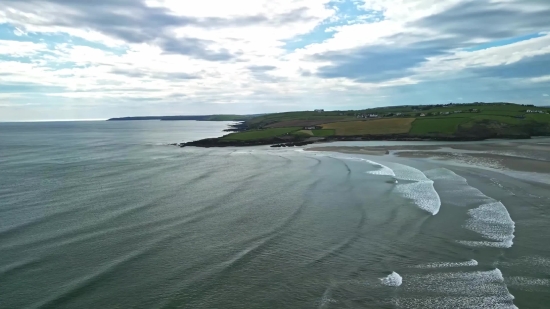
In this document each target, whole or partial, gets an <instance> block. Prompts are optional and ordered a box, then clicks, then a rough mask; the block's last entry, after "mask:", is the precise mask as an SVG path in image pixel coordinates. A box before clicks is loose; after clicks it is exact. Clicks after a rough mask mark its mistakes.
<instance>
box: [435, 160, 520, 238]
mask: <svg viewBox="0 0 550 309" xmlns="http://www.w3.org/2000/svg"><path fill="white" fill-rule="evenodd" d="M426 175H427V176H428V177H430V179H432V180H435V181H437V182H438V184H441V185H442V186H444V187H445V188H447V189H446V190H445V189H443V191H441V193H442V194H445V195H444V197H446V196H448V197H449V203H450V204H453V205H456V206H464V207H468V206H473V205H480V206H478V207H477V208H474V209H470V210H469V211H468V215H470V218H469V219H468V220H466V223H465V224H464V227H465V228H466V229H469V230H471V231H474V232H476V233H479V234H481V236H483V238H485V239H486V240H483V241H459V243H461V244H463V245H467V246H471V247H495V248H510V247H511V246H512V245H513V241H512V240H513V239H514V230H515V223H514V221H513V220H512V218H511V217H510V214H509V213H508V210H507V209H506V207H505V206H504V205H503V204H502V203H501V202H498V201H496V200H494V199H493V198H490V197H488V196H487V195H485V194H483V193H482V192H481V191H480V190H478V189H476V188H474V187H472V186H470V185H468V181H467V180H466V178H464V177H461V176H459V175H457V174H456V173H454V172H453V171H450V170H448V169H446V168H438V169H434V170H430V171H427V172H426Z"/></svg>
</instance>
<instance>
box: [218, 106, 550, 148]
mask: <svg viewBox="0 0 550 309" xmlns="http://www.w3.org/2000/svg"><path fill="white" fill-rule="evenodd" d="M527 110H536V111H542V113H528V112H527ZM549 113H550V108H544V107H533V106H523V105H518V104H511V103H472V104H453V105H449V104H447V105H434V106H425V105H418V106H393V107H381V108H373V109H365V110H355V111H327V112H324V111H323V112H316V111H302V112H287V113H277V114H266V115H260V116H256V117H252V118H249V119H246V120H245V125H246V127H247V128H248V130H247V131H244V132H240V133H233V134H230V135H227V136H225V137H223V138H221V139H220V140H222V141H254V140H267V139H275V138H279V137H283V138H284V139H289V138H294V139H298V140H303V139H307V138H310V137H315V136H317V137H329V138H330V137H337V138H345V137H346V136H374V135H377V136H384V135H395V134H398V135H399V136H404V137H406V136H411V137H415V138H417V137H426V138H444V139H445V138H459V139H460V138H464V139H483V138H489V137H528V136H531V135H550V114H549ZM373 114H374V115H375V117H373ZM227 116H228V117H233V118H231V119H232V120H234V119H235V118H234V117H236V116H237V115H227ZM213 117H215V116H213ZM218 119H219V118H218ZM312 126H315V127H317V129H314V130H312V129H310V127H312ZM321 128H322V129H321Z"/></svg>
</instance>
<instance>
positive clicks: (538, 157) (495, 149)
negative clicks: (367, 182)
mask: <svg viewBox="0 0 550 309" xmlns="http://www.w3.org/2000/svg"><path fill="white" fill-rule="evenodd" d="M306 150H307V151H331V152H341V153H350V154H365V155H377V156H384V155H394V156H397V157H403V158H432V159H438V160H452V161H457V162H461V163H465V164H470V165H474V166H484V167H490V168H496V169H508V170H513V171H520V172H531V173H547V174H550V143H548V139H541V140H537V139H533V140H528V141H525V140H521V141H510V140H503V141H494V142H480V143H477V144H476V143H468V144H466V143H464V144H460V143H454V144H453V143H449V144H438V145H406V144H404V145H399V146H367V147H364V146H358V147H353V146H323V147H312V148H309V149H306Z"/></svg>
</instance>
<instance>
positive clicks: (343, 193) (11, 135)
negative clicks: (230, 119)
mask: <svg viewBox="0 0 550 309" xmlns="http://www.w3.org/2000/svg"><path fill="white" fill-rule="evenodd" d="M225 127H226V124H225V123H209V122H185V121H182V122H157V121H145V122H88V123H34V124H32V123H21V124H0V147H1V150H0V173H1V176H0V295H1V298H0V308H112V307H117V306H118V307H132V308H514V306H517V307H519V308H546V305H547V304H548V302H549V301H550V249H549V248H548V247H547V246H546V245H545V244H546V243H547V241H548V239H549V236H550V231H548V229H547V227H548V225H549V222H550V218H549V215H550V210H549V209H548V206H550V195H549V193H548V192H547V190H546V188H544V187H540V186H537V185H536V184H532V183H526V182H524V181H520V180H519V179H517V178H512V177H509V176H507V175H504V174H501V173H498V172H496V171H487V170H482V169H478V168H475V167H468V166H459V165H445V163H444V162H435V161H428V160H420V159H403V158H396V157H387V156H386V157H367V156H360V155H349V154H336V153H315V152H303V151H298V149H276V150H274V149H270V148H268V147H254V148H232V149H231V148H227V149H214V148H211V149H197V148H181V149H180V148H177V147H173V146H166V144H167V143H171V142H182V141H188V140H193V139H198V138H205V137H213V136H218V135H221V134H222V133H221V130H223V129H224V128H225ZM395 180H397V183H395Z"/></svg>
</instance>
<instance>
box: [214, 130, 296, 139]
mask: <svg viewBox="0 0 550 309" xmlns="http://www.w3.org/2000/svg"><path fill="white" fill-rule="evenodd" d="M298 130H300V127H294V128H275V129H265V130H251V131H246V132H240V133H232V134H229V135H226V136H224V137H222V140H240V141H247V140H260V139H270V138H274V137H278V136H284V135H287V134H289V133H292V132H295V131H298Z"/></svg>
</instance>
